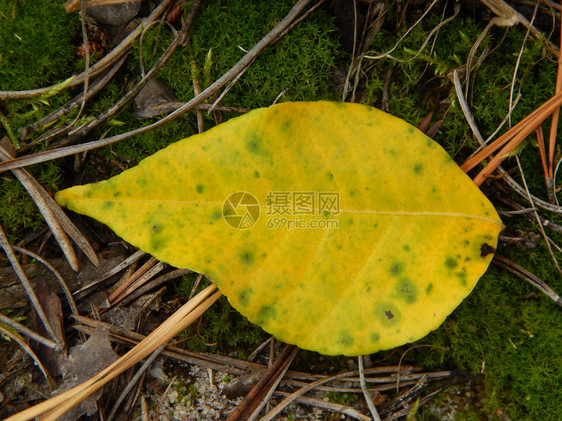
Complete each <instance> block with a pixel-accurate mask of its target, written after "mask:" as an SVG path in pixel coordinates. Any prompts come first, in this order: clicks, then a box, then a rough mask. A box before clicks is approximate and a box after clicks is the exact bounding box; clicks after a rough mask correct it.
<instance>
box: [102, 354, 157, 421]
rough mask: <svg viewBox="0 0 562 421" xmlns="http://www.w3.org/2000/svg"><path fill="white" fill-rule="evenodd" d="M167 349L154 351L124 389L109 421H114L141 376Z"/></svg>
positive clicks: (110, 414)
mask: <svg viewBox="0 0 562 421" xmlns="http://www.w3.org/2000/svg"><path fill="white" fill-rule="evenodd" d="M165 348H166V345H162V346H160V348H158V349H157V350H156V351H154V352H153V353H152V354H151V355H150V357H148V358H147V359H146V361H145V362H144V364H143V365H142V366H141V367H140V368H139V369H138V371H137V372H136V373H135V375H134V376H133V378H132V379H131V380H130V381H129V383H127V386H125V389H123V391H122V392H121V394H120V395H119V397H118V398H117V401H116V402H115V404H114V405H113V408H112V409H111V412H110V413H109V416H108V418H107V421H113V419H114V418H115V415H117V410H118V409H119V406H120V405H121V403H122V402H123V401H124V400H125V398H126V397H127V396H128V395H129V393H130V392H131V390H132V389H133V387H134V386H135V384H136V383H137V382H138V381H139V380H140V378H141V376H142V375H143V374H144V373H145V372H146V370H148V368H149V367H150V366H151V365H152V363H153V362H154V360H155V359H156V358H157V357H158V356H159V355H160V354H161V353H162V351H164V349H165Z"/></svg>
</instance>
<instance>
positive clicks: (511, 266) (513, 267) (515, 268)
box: [492, 254, 562, 307]
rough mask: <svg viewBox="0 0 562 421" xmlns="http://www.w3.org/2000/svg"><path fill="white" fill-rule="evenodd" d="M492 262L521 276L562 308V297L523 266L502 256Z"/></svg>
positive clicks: (497, 256)
mask: <svg viewBox="0 0 562 421" xmlns="http://www.w3.org/2000/svg"><path fill="white" fill-rule="evenodd" d="M492 262H493V263H495V264H496V265H498V266H499V267H501V268H503V269H505V270H508V271H509V272H511V273H513V274H515V275H517V276H519V277H520V278H521V279H523V280H525V281H527V282H528V283H529V284H531V285H532V286H534V287H535V288H537V289H538V290H539V291H541V292H542V293H543V294H546V295H547V296H548V297H549V298H550V299H551V300H552V301H554V302H555V303H556V304H558V305H559V306H561V307H562V297H560V296H559V295H558V294H557V293H556V292H555V291H554V290H553V289H552V288H550V287H549V286H548V285H547V284H546V283H545V282H544V281H543V280H542V279H540V278H539V277H538V276H536V275H535V274H534V273H532V272H529V271H528V270H527V269H525V268H524V267H523V266H519V265H518V264H517V263H515V262H512V261H511V260H509V259H508V258H506V257H503V256H500V255H498V254H495V255H494V259H493V260H492Z"/></svg>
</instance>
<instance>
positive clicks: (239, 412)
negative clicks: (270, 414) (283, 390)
mask: <svg viewBox="0 0 562 421" xmlns="http://www.w3.org/2000/svg"><path fill="white" fill-rule="evenodd" d="M297 352H298V348H297V347H295V346H294V345H286V347H285V349H284V350H283V352H282V353H281V355H280V356H279V357H278V358H277V360H276V361H275V362H274V363H273V364H272V365H271V367H269V368H268V369H267V371H266V372H265V373H264V374H263V377H262V378H261V379H260V380H259V381H258V382H257V383H256V384H255V385H254V387H252V389H251V390H250V392H248V395H247V396H246V398H245V399H244V400H243V401H242V402H241V403H240V404H239V405H238V406H237V407H236V409H235V410H234V411H232V413H231V414H230V415H229V417H228V418H227V421H238V420H250V419H252V420H253V419H255V417H256V416H257V414H258V413H259V412H260V411H261V409H262V408H263V406H264V405H265V403H266V401H267V399H268V397H269V396H271V394H272V393H273V391H274V390H275V388H276V387H277V385H278V384H279V382H280V381H281V379H282V378H283V375H284V374H285V372H286V371H287V369H288V368H289V365H290V364H291V362H292V361H293V359H294V358H295V355H296V354H297Z"/></svg>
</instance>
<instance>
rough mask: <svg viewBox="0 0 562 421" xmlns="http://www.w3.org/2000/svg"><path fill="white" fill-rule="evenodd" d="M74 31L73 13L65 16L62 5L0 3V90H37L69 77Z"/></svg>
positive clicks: (47, 0) (18, 0)
mask: <svg viewBox="0 0 562 421" xmlns="http://www.w3.org/2000/svg"><path fill="white" fill-rule="evenodd" d="M78 31H79V20H78V18H77V14H76V13H74V14H67V13H66V12H65V10H64V8H63V7H62V3H57V4H53V1H52V0H34V1H29V0H15V1H12V0H0V90H22V89H30V88H32V87H33V88H39V87H42V86H45V85H47V84H53V83H57V82H61V81H62V80H64V79H66V77H68V76H70V75H71V74H72V70H73V69H74V68H75V66H74V62H75V61H76V58H75V56H74V48H75V47H74V46H73V42H72V40H73V39H74V38H75V37H76V35H77V34H78V33H79V32H78ZM31 64H32V65H31ZM65 72H66V73H65ZM65 74H66V76H63V75H65ZM61 76H62V77H61Z"/></svg>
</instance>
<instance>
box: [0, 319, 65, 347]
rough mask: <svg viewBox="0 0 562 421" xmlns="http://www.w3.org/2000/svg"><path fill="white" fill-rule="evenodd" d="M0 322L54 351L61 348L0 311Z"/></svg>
mask: <svg viewBox="0 0 562 421" xmlns="http://www.w3.org/2000/svg"><path fill="white" fill-rule="evenodd" d="M0 324H5V325H6V326H9V327H11V328H12V329H14V330H16V331H18V332H19V333H22V334H24V335H25V336H27V337H29V338H31V339H33V340H34V341H36V342H38V343H40V344H41V345H45V346H46V347H48V348H51V349H54V350H55V351H60V350H61V349H62V347H61V345H60V344H57V343H55V342H53V341H51V340H50V339H47V338H44V337H43V336H41V335H39V334H37V333H35V332H34V331H33V330H31V329H29V328H28V327H26V326H24V325H22V324H21V323H18V322H16V321H15V320H12V319H10V318H9V317H6V316H4V315H3V314H2V313H0Z"/></svg>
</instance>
